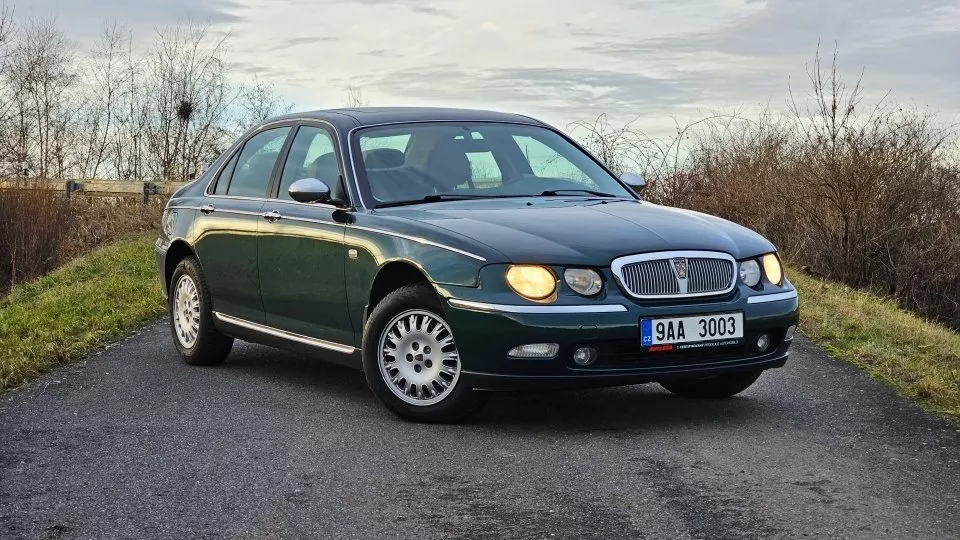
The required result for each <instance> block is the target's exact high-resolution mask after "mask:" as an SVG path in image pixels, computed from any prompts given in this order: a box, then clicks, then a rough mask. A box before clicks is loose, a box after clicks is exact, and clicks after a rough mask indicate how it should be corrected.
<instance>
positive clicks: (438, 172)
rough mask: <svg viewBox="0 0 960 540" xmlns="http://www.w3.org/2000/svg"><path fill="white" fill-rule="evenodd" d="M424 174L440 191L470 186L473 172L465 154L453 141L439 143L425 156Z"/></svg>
mask: <svg viewBox="0 0 960 540" xmlns="http://www.w3.org/2000/svg"><path fill="white" fill-rule="evenodd" d="M424 172H425V173H426V174H427V176H429V177H430V179H431V180H432V181H433V183H434V184H436V185H437V186H438V187H439V188H440V189H441V190H442V191H451V190H454V189H456V188H457V187H458V186H462V185H463V184H467V185H471V184H472V181H473V172H472V171H471V169H470V160H469V159H467V154H466V152H464V151H463V149H462V147H461V145H460V144H458V142H457V141H456V140H455V139H447V140H444V141H440V142H439V143H438V144H437V145H436V146H435V147H433V149H432V150H430V153H429V154H428V156H427V160H426V163H424Z"/></svg>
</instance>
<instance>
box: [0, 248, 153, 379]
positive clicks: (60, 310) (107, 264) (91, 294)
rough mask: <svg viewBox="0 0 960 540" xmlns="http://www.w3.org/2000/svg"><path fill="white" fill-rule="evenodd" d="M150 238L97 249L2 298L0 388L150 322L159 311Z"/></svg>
mask: <svg viewBox="0 0 960 540" xmlns="http://www.w3.org/2000/svg"><path fill="white" fill-rule="evenodd" d="M154 238H155V237H154V236H149V237H147V236H138V237H135V238H129V239H126V240H122V241H119V242H117V243H115V244H111V245H108V246H105V247H102V248H99V249H97V250H94V251H93V252H91V253H89V254H87V255H85V256H82V257H80V258H77V259H75V260H73V261H71V262H69V263H67V264H65V265H64V266H62V267H60V268H58V269H57V270H55V271H53V272H51V273H50V274H48V275H46V276H44V277H41V278H39V279H36V280H33V281H30V282H27V283H23V284H21V285H17V286H15V287H14V288H13V289H12V290H11V291H10V294H9V295H7V296H5V297H3V298H0V390H5V389H8V388H12V387H15V386H18V385H20V384H23V383H24V382H26V381H28V380H30V379H32V378H34V377H36V376H38V375H40V374H42V373H43V372H45V371H47V370H49V369H51V368H53V367H55V366H57V365H58V364H61V363H64V362H69V361H71V360H76V359H79V358H82V357H84V356H85V355H87V354H89V353H90V352H91V351H93V350H95V349H97V348H99V347H101V346H103V345H105V344H107V343H110V342H111V341H115V340H117V339H119V338H121V337H124V336H126V335H129V334H130V333H131V332H133V331H135V330H137V329H138V328H140V327H142V326H143V325H144V324H146V323H148V322H150V321H153V320H156V319H157V318H158V317H159V316H160V315H161V314H162V313H163V312H164V305H163V298H162V295H161V291H160V283H159V280H158V279H157V270H156V267H155V264H154V256H153V240H154Z"/></svg>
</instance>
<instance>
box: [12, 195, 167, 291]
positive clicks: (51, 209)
mask: <svg viewBox="0 0 960 540" xmlns="http://www.w3.org/2000/svg"><path fill="white" fill-rule="evenodd" d="M31 184H32V183H31V182H21V183H20V185H19V187H16V188H10V189H2V190H0V292H2V291H6V290H8V289H9V288H10V287H11V286H13V285H15V284H17V283H20V282H23V281H27V280H30V279H33V278H36V277H39V276H42V275H43V274H46V273H47V272H49V271H51V270H53V269H54V268H56V267H57V266H59V265H60V264H62V263H63V262H64V261H67V260H70V259H72V258H74V257H76V256H78V255H82V254H83V253H86V252H88V251H90V250H91V249H94V248H96V247H98V246H100V245H102V244H105V243H108V242H111V241H113V240H116V239H119V238H122V237H124V236H127V235H129V234H134V233H138V232H147V231H156V230H157V229H158V228H159V224H160V216H161V214H162V213H163V205H164V203H165V201H163V200H162V199H160V198H155V199H154V200H153V201H152V204H150V205H147V206H146V207H144V206H141V205H140V204H139V202H138V200H137V199H136V198H127V197H119V198H117V199H116V200H107V199H102V198H97V197H81V196H75V197H73V198H72V199H70V200H68V199H66V198H65V197H64V196H63V194H62V193H59V192H55V191H49V190H45V189H33V188H32V187H31Z"/></svg>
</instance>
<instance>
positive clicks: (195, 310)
mask: <svg viewBox="0 0 960 540" xmlns="http://www.w3.org/2000/svg"><path fill="white" fill-rule="evenodd" d="M170 309H171V311H172V313H171V314H170V316H171V317H173V327H174V330H175V331H176V335H177V340H178V341H179V342H180V345H182V346H183V347H184V348H185V349H190V348H192V347H193V346H194V345H196V343H197V337H198V336H199V335H200V293H199V292H198V291H197V284H196V283H195V282H194V281H193V278H191V277H190V276H189V275H183V276H180V279H179V280H178V281H177V286H176V287H175V288H174V295H173V303H172V305H171V306H170Z"/></svg>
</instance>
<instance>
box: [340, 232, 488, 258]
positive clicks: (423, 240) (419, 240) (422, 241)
mask: <svg viewBox="0 0 960 540" xmlns="http://www.w3.org/2000/svg"><path fill="white" fill-rule="evenodd" d="M347 228H348V229H357V230H359V231H368V232H375V233H380V234H385V235H387V236H394V237H396V238H403V239H404V240H410V241H412V242H417V243H420V244H425V245H428V246H433V247H437V248H440V249H445V250H447V251H452V252H454V253H459V254H461V255H466V256H467V257H471V258H474V259H476V260H478V261H481V262H484V261H486V260H487V259H485V258H483V257H481V256H480V255H477V254H475V253H470V252H469V251H464V250H462V249H457V248H455V247H451V246H448V245H446V244H439V243H437V242H433V241H431V240H427V239H426V238H420V237H418V236H410V235H407V234H401V233H395V232H393V231H385V230H383V229H371V228H370V227H361V226H360V225H349V226H347Z"/></svg>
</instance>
